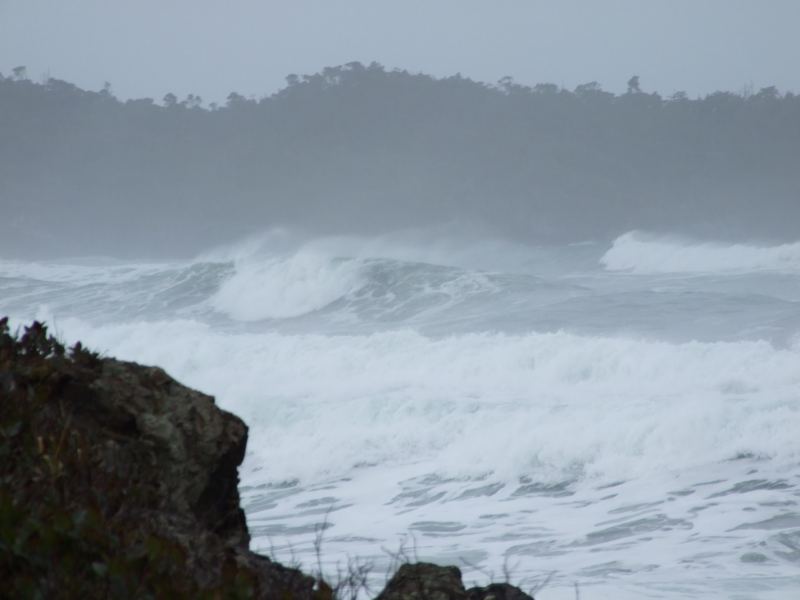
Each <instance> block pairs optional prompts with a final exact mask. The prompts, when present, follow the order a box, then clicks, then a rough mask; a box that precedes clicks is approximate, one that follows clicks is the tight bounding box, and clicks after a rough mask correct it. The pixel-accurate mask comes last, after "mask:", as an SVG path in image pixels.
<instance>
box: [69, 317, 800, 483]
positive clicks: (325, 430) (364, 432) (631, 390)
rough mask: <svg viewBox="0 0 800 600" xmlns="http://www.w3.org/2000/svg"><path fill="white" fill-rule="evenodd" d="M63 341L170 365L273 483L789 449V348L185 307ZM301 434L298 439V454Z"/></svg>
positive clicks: (505, 471)
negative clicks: (286, 327) (220, 409)
mask: <svg viewBox="0 0 800 600" xmlns="http://www.w3.org/2000/svg"><path fill="white" fill-rule="evenodd" d="M58 325H59V328H60V330H61V331H62V332H63V333H64V334H65V335H66V336H67V337H68V338H69V339H81V340H83V341H84V342H86V343H88V344H89V345H90V346H93V347H97V348H102V349H104V350H107V351H108V352H109V353H111V354H114V355H117V356H120V357H123V358H128V359H133V360H137V361H142V362H145V363H152V364H159V365H162V366H164V367H165V368H167V369H168V370H169V371H170V372H171V373H173V374H174V375H175V376H176V377H178V378H179V379H181V380H183V381H184V382H185V383H188V384H190V385H193V386H196V387H198V388H200V389H203V390H205V391H208V392H211V393H214V394H216V395H217V396H218V398H219V400H220V402H221V403H222V405H223V406H225V407H226V408H228V409H230V410H233V411H235V412H237V413H239V414H241V415H242V416H244V417H245V418H246V419H247V420H248V422H249V423H250V424H251V426H252V427H253V429H254V434H253V438H252V442H251V451H252V452H254V453H255V454H257V455H259V456H261V460H263V461H264V463H265V464H269V465H270V466H269V469H270V474H271V476H272V477H271V479H273V480H275V481H280V480H287V479H295V478H297V479H300V480H305V481H313V480H315V479H318V478H320V477H332V476H342V475H346V474H347V473H348V472H349V471H350V470H351V469H353V468H357V467H358V466H359V465H365V464H375V465H379V464H384V465H387V464H403V463H408V462H415V463H420V464H421V469H422V470H426V469H428V470H430V471H431V472H438V473H440V474H442V475H444V476H455V477H462V476H466V477H474V476H478V475H481V474H486V473H494V474H495V476H497V477H501V478H510V479H514V478H517V477H519V476H522V475H532V476H534V477H536V478H537V479H540V480H547V481H560V480H564V479H572V478H575V477H588V478H591V479H599V480H618V479H627V478H631V477H636V476H639V475H644V474H646V473H648V472H650V471H653V470H665V469H666V470H675V471H680V470H683V469H689V468H692V467H696V466H698V465H703V464H713V463H715V462H719V461H725V460H728V459H732V458H735V457H736V456H739V455H743V454H753V455H757V456H762V457H765V458H771V459H773V460H775V461H777V462H778V463H787V462H790V461H795V460H798V459H800V440H799V439H798V437H797V435H796V432H797V431H798V430H800V391H799V390H800V348H790V349H776V348H774V347H772V346H771V345H769V344H767V343H765V342H735V343H706V344H703V343H685V344H668V343H664V342H654V341H642V340H633V339H616V338H605V337H583V336H575V335H569V334H566V333H554V334H535V333H532V334H526V335H499V334H468V335H459V336H453V337H447V338H443V339H434V338H428V337H425V336H422V335H419V334H417V333H414V332H411V331H406V332H389V333H380V334H377V333H376V334H372V335H363V336H320V335H292V336H286V335H279V334H276V333H264V334H237V335H232V334H224V333H220V332H216V331H214V330H212V329H211V328H209V327H208V326H206V325H202V324H199V323H196V322H193V321H171V322H156V323H131V324H126V325H115V326H109V327H92V326H89V325H87V324H86V323H83V322H81V321H77V320H74V319H67V320H61V321H59V322H58ZM301 440H302V445H303V448H304V450H303V452H301V453H298V451H297V448H298V443H299V442H300V441H301Z"/></svg>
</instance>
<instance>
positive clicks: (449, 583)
mask: <svg viewBox="0 0 800 600" xmlns="http://www.w3.org/2000/svg"><path fill="white" fill-rule="evenodd" d="M376 600H533V598H531V596H529V595H528V594H526V593H524V592H523V591H522V590H520V589H519V588H516V587H514V586H512V585H509V584H506V583H493V584H491V585H489V586H487V587H482V588H479V587H474V588H470V589H468V590H467V589H465V588H464V583H463V582H462V580H461V571H460V570H459V569H458V567H440V566H438V565H434V564H430V563H415V564H405V565H402V566H401V567H400V568H399V569H398V571H397V573H395V575H394V576H393V577H392V578H391V579H390V580H389V583H388V584H386V589H384V590H383V592H381V593H380V595H379V596H378V598H377V599H376Z"/></svg>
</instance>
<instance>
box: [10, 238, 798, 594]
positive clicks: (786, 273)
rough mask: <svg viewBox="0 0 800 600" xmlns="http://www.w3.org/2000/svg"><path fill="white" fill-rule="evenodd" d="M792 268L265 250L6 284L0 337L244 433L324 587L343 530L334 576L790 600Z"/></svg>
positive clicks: (398, 241) (716, 251)
mask: <svg viewBox="0 0 800 600" xmlns="http://www.w3.org/2000/svg"><path fill="white" fill-rule="evenodd" d="M795 254H796V245H786V246H781V247H773V248H769V247H755V246H744V245H729V246H722V245H719V244H708V243H704V242H678V241H675V240H666V239H664V238H662V239H656V238H652V237H650V238H648V236H646V235H644V234H628V235H626V236H623V237H621V238H620V239H618V240H617V241H616V242H615V243H614V244H613V245H612V246H611V247H610V248H609V247H608V246H601V245H593V244H586V245H579V246H571V247H566V248H525V247H522V246H512V245H509V244H505V243H498V242H482V243H474V242H471V243H468V244H467V243H458V242H457V241H454V240H450V241H446V242H445V241H441V240H440V241H438V242H437V243H436V244H434V245H430V246H429V247H428V248H427V251H426V248H425V245H424V244H421V243H420V239H419V237H418V236H417V237H414V238H413V239H405V241H404V238H403V236H400V235H398V236H390V237H387V238H383V239H371V240H363V239H354V238H351V239H344V238H338V239H324V240H300V239H299V238H296V237H293V236H292V235H290V234H289V233H287V232H273V233H272V234H269V235H267V236H264V237H262V238H260V239H251V240H249V241H247V242H246V243H244V244H242V245H239V246H237V247H234V248H228V249H218V250H215V251H213V252H210V253H208V254H206V255H204V256H202V257H200V258H198V259H197V260H195V261H189V262H185V263H176V262H172V263H160V264H120V263H111V262H103V263H99V262H97V261H94V262H92V261H81V262H80V263H77V262H75V261H70V262H61V263H46V264H42V263H39V264H32V263H24V262H9V261H5V262H0V312H3V313H7V314H11V315H12V317H13V318H14V320H15V322H17V323H22V322H24V321H25V320H28V319H31V318H34V317H38V318H45V319H47V320H48V321H50V322H51V323H52V324H54V325H55V326H56V329H57V330H58V331H59V332H60V333H61V335H62V336H63V337H65V338H66V339H67V340H68V341H73V340H77V339H80V340H82V341H83V342H85V343H87V344H88V345H90V346H92V347H95V348H98V349H100V350H102V351H105V352H107V353H108V354H112V355H115V356H119V357H121V358H126V359H131V360H136V361H140V362H144V363H150V364H159V365H161V366H163V367H165V368H166V369H167V370H168V371H170V372H171V373H172V374H173V375H174V376H176V377H177V378H178V379H180V380H181V381H183V382H185V383H187V384H189V385H192V386H194V387H197V388H200V389H202V390H204V391H207V392H209V393H212V394H215V395H216V396H217V398H218V401H219V403H220V404H221V405H222V406H223V407H225V408H227V409H229V410H233V411H235V412H237V413H238V414H240V415H241V416H242V417H243V418H245V419H246V420H247V421H248V423H249V425H250V426H251V439H250V445H249V452H248V456H247V459H246V463H245V466H244V469H243V485H242V493H243V498H244V501H245V505H246V506H245V507H246V512H247V514H248V519H249V522H250V526H251V529H252V530H253V533H254V544H255V545H256V546H258V547H261V548H262V549H270V548H271V549H272V550H273V551H274V552H276V553H277V554H278V558H279V559H283V560H287V561H288V560H291V559H292V556H294V558H296V559H298V560H300V561H302V562H305V563H306V564H309V565H311V564H312V563H314V561H315V560H316V559H315V558H314V556H313V555H314V549H313V541H314V538H315V535H316V532H317V531H318V530H319V529H320V527H322V526H323V524H325V525H324V526H325V527H327V529H326V530H325V544H326V550H327V551H326V560H327V561H328V562H327V567H328V568H329V569H331V570H335V562H336V561H337V560H339V561H344V560H345V557H346V556H360V557H363V558H365V559H371V560H373V561H374V562H375V563H376V566H377V568H378V571H379V572H380V570H381V569H383V568H388V566H389V563H390V562H391V558H390V556H389V555H388V554H387V553H386V552H385V551H384V549H389V550H391V549H396V548H398V547H401V546H403V547H405V551H406V553H407V554H416V555H418V556H419V557H420V558H425V559H435V560H438V561H447V562H454V563H456V564H460V565H461V566H462V568H464V570H465V572H466V573H467V579H468V580H470V579H474V580H475V581H479V582H485V580H486V576H485V572H486V571H494V572H495V573H496V574H497V576H498V577H499V576H501V572H502V570H503V566H504V564H505V565H506V566H509V567H512V569H513V570H514V575H515V578H516V580H518V581H521V582H522V583H528V584H529V585H534V584H535V582H536V581H538V580H541V579H543V578H544V577H546V576H547V574H548V573H553V576H552V579H551V581H550V583H549V584H548V587H547V588H546V589H545V590H543V591H542V592H540V593H539V594H538V595H537V597H539V598H544V599H545V600H546V599H548V598H572V597H574V584H575V583H576V582H577V583H578V584H579V585H580V586H581V588H582V590H583V595H584V597H604V595H606V594H609V595H610V594H613V595H614V597H621V598H625V597H630V598H641V597H652V598H696V597H704V598H716V597H719V598H727V597H732V596H733V594H734V593H735V594H739V595H738V596H736V597H738V598H765V599H766V598H790V597H792V596H791V590H796V589H800V571H799V570H798V569H800V504H798V502H800V466H798V465H800V436H798V435H797V432H798V431H800V341H799V340H800V338H798V332H800V268H798V264H796V262H793V261H794V258H793V257H794V256H795ZM482 573H483V574H482ZM378 578H379V579H380V575H379V577H378Z"/></svg>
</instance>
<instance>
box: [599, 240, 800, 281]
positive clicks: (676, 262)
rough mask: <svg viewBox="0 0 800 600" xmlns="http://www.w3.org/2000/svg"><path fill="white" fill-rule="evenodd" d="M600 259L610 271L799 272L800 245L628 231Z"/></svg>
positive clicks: (796, 243)
mask: <svg viewBox="0 0 800 600" xmlns="http://www.w3.org/2000/svg"><path fill="white" fill-rule="evenodd" d="M600 260H601V263H602V264H603V265H604V266H605V268H606V269H608V270H610V271H630V272H633V273H707V272H748V271H788V272H800V242H795V243H792V244H783V245H779V246H755V245H748V244H723V243H709V242H694V241H685V240H677V239H674V238H665V237H656V236H649V235H647V234H642V233H639V232H629V233H626V234H625V235H622V236H620V237H619V238H617V239H616V240H615V241H614V244H613V245H612V246H611V248H610V249H609V250H608V252H606V253H605V255H603V257H602V258H601V259H600Z"/></svg>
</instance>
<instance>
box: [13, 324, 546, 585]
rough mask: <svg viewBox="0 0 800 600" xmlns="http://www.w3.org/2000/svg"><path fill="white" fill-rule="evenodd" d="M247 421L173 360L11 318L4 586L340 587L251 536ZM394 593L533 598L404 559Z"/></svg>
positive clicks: (450, 569)
mask: <svg viewBox="0 0 800 600" xmlns="http://www.w3.org/2000/svg"><path fill="white" fill-rule="evenodd" d="M246 442H247V427H246V426H245V424H244V423H243V422H242V421H241V420H240V419H239V418H238V417H236V416H234V415H232V414H230V413H228V412H225V411H223V410H221V409H219V408H218V407H217V406H216V405H215V404H214V399H213V398H212V397H210V396H207V395H205V394H202V393H200V392H197V391H194V390H191V389H189V388H187V387H185V386H183V385H181V384H180V383H178V382H176V381H175V380H174V379H172V378H171V377H170V376H169V375H167V374H166V373H165V372H164V371H162V370H161V369H158V368H154V367H144V366H141V365H138V364H135V363H130V362H123V361H118V360H114V359H111V358H101V357H99V356H98V355H97V354H95V353H92V352H89V351H87V350H86V349H84V348H83V347H82V346H81V345H80V344H77V345H75V346H74V347H72V348H70V349H67V348H65V347H64V346H63V345H62V344H61V343H59V342H58V341H57V340H56V339H54V338H53V337H51V336H49V335H48V333H47V330H46V328H45V327H44V326H43V325H41V324H39V323H34V324H33V325H31V326H30V327H27V328H25V330H24V331H23V332H22V333H21V335H12V334H11V333H10V332H9V328H8V323H7V321H6V320H5V319H0V581H2V589H0V596H2V597H13V598H56V597H57V598H76V599H77V598H80V599H83V598H115V599H117V598H137V599H138V598H264V599H267V600H332V598H333V596H334V594H335V592H334V590H333V589H332V588H331V587H330V586H328V585H327V584H325V583H324V582H322V581H317V580H315V578H313V577H310V576H308V575H305V574H303V573H301V572H300V571H298V570H296V569H290V568H286V567H284V566H282V565H280V564H278V563H275V562H273V561H271V560H270V559H269V558H267V557H264V556H260V555H257V554H255V553H253V552H250V550H249V541H250V536H249V533H248V530H247V525H246V523H245V517H244V512H243V511H242V509H241V507H240V506H239V492H238V488H237V485H238V481H239V479H238V471H237V469H238V466H239V464H240V463H241V462H242V459H243V458H244V453H245V445H246ZM378 598H379V599H380V600H427V599H431V600H434V599H435V600H490V599H491V600H530V598H529V596H527V595H525V594H523V593H522V592H520V591H519V590H518V589H516V588H512V587H511V586H505V585H492V586H489V587H488V588H473V589H470V590H466V589H465V588H464V585H463V583H462V581H461V572H460V571H459V570H458V569H457V568H455V567H438V566H436V565H430V564H425V563H421V564H416V565H403V566H402V567H401V568H400V569H399V570H398V572H397V573H396V574H395V575H394V577H393V578H392V579H391V581H390V582H389V584H388V585H387V587H386V589H385V590H384V591H383V592H382V593H381V594H380V595H379V596H378Z"/></svg>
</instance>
